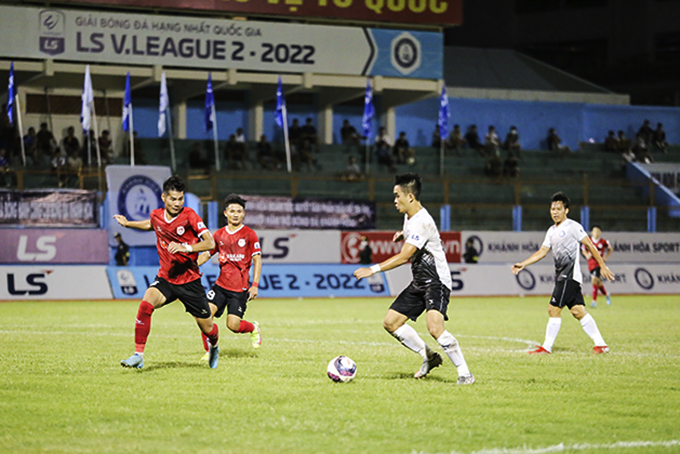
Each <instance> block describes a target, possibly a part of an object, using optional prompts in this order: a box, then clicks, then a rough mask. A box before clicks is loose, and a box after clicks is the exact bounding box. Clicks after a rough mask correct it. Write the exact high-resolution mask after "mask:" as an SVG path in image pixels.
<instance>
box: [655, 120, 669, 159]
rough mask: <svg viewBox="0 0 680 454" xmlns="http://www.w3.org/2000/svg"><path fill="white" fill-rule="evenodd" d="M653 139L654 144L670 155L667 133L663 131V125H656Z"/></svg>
mask: <svg viewBox="0 0 680 454" xmlns="http://www.w3.org/2000/svg"><path fill="white" fill-rule="evenodd" d="M653 137H654V138H653V139H652V144H653V145H654V146H655V147H656V148H658V149H659V150H661V151H663V152H664V153H668V150H666V147H667V146H668V142H666V131H664V130H663V124H661V123H657V124H656V129H655V130H654V135H653Z"/></svg>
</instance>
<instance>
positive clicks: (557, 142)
mask: <svg viewBox="0 0 680 454" xmlns="http://www.w3.org/2000/svg"><path fill="white" fill-rule="evenodd" d="M548 150H550V151H556V152H557V153H558V155H559V156H560V158H563V157H564V156H565V155H567V154H569V153H571V149H570V148H569V147H568V146H566V145H562V139H561V138H560V136H558V135H557V132H556V131H555V128H550V129H549V130H548Z"/></svg>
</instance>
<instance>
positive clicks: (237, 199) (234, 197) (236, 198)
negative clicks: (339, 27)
mask: <svg viewBox="0 0 680 454" xmlns="http://www.w3.org/2000/svg"><path fill="white" fill-rule="evenodd" d="M232 203H237V204H239V205H241V206H242V207H243V209H244V210H245V209H246V201H245V199H244V198H243V197H241V196H240V195H238V194H229V195H228V196H227V198H226V199H224V209H225V210H226V209H227V207H228V206H229V205H231V204H232Z"/></svg>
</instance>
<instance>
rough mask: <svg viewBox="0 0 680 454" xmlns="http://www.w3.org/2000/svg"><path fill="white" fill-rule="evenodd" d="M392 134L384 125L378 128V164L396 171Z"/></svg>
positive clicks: (376, 151)
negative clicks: (390, 134) (388, 132)
mask: <svg viewBox="0 0 680 454" xmlns="http://www.w3.org/2000/svg"><path fill="white" fill-rule="evenodd" d="M391 142H392V141H391V139H390V136H388V135H387V130H386V129H385V127H384V126H381V127H380V128H378V135H376V136H375V154H376V158H377V161H378V164H382V165H384V166H387V168H388V169H389V170H390V172H396V170H397V169H396V167H394V160H393V159H392V143H391Z"/></svg>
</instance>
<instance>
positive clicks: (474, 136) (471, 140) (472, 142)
mask: <svg viewBox="0 0 680 454" xmlns="http://www.w3.org/2000/svg"><path fill="white" fill-rule="evenodd" d="M465 141H466V142H467V144H468V147H470V148H472V149H474V150H477V153H479V154H480V156H484V157H486V153H485V152H484V144H482V143H481V142H480V141H479V134H478V133H477V125H470V127H469V128H468V132H467V133H466V134H465Z"/></svg>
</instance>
